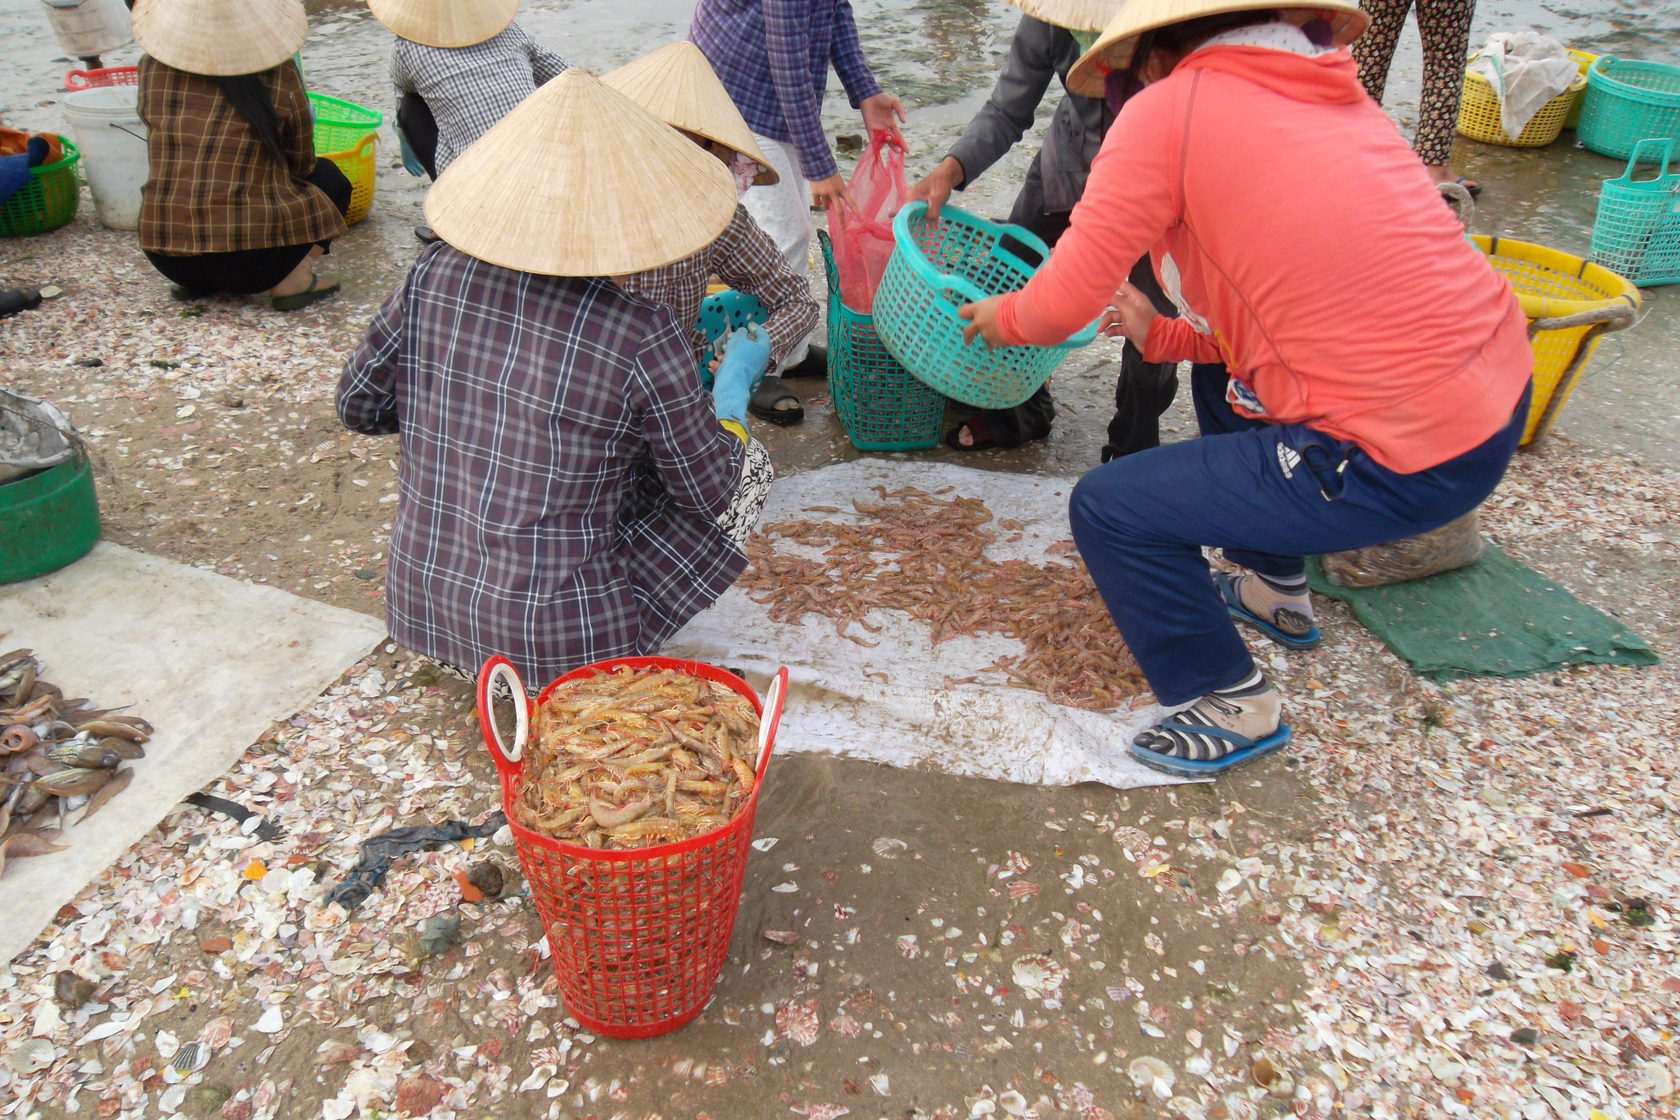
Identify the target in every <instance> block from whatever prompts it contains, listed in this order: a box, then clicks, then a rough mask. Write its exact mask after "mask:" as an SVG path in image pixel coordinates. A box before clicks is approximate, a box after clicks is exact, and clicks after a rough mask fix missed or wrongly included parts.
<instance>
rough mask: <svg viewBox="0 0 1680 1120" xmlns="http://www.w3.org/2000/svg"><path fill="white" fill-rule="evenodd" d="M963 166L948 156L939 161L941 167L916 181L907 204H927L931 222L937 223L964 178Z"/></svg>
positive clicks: (908, 196)
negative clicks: (942, 207) (940, 209)
mask: <svg viewBox="0 0 1680 1120" xmlns="http://www.w3.org/2000/svg"><path fill="white" fill-rule="evenodd" d="M964 174H965V173H964V171H963V165H962V164H961V163H959V162H958V161H957V158H956V157H955V156H946V157H945V158H944V159H942V160H940V161H939V165H938V166H937V167H935V168H934V169H933V170H932V171H929V172H928V173H927V174H926V175H923V176H922V177H921V178H920V179H918V180H916V183H915V185H914V186H912V187H911V188H910V193H909V194H908V195H907V196H906V197H905V201H906V202H925V203H927V216H928V220H929V221H937V220H938V218H939V208H940V207H941V206H944V205H945V203H946V201H947V200H948V199H950V197H951V192H952V191H954V190H956V189H957V184H958V183H960V182H962V180H963V178H964Z"/></svg>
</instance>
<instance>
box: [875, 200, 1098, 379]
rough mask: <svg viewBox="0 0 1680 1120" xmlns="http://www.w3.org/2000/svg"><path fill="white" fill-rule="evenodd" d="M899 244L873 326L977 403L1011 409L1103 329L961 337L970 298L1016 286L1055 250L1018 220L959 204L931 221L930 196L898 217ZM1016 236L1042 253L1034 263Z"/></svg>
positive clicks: (901, 356)
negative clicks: (1061, 337) (1067, 334)
mask: <svg viewBox="0 0 1680 1120" xmlns="http://www.w3.org/2000/svg"><path fill="white" fill-rule="evenodd" d="M893 239H894V240H895V241H896V242H897V244H896V245H895V246H894V248H893V254H892V257H891V258H890V259H889V260H888V261H887V271H886V273H885V274H884V275H883V276H882V277H881V285H880V287H879V288H877V289H876V291H875V306H874V312H875V329H876V330H877V331H879V332H880V335H881V341H882V342H883V343H884V344H885V345H886V347H887V350H888V352H889V353H891V354H892V356H893V357H894V358H896V359H898V361H899V362H900V363H901V364H902V365H903V366H904V368H905V369H907V370H909V371H910V372H911V373H912V374H914V375H915V376H916V377H918V378H920V379H921V380H922V381H924V382H926V383H927V384H928V385H929V386H930V387H931V388H934V389H937V390H938V391H939V392H941V393H943V394H945V395H946V396H948V397H952V398H955V399H956V400H959V401H962V402H963V403H964V404H970V405H974V406H975V407H976V408H1013V407H1015V406H1016V405H1018V404H1020V403H1021V402H1022V401H1024V400H1026V399H1027V398H1028V397H1030V396H1032V395H1033V394H1034V393H1035V392H1037V391H1038V388H1039V386H1041V385H1043V384H1044V383H1045V382H1046V381H1047V380H1049V378H1050V374H1051V373H1053V372H1054V371H1055V369H1056V367H1057V366H1059V365H1061V364H1062V359H1064V358H1066V357H1067V356H1068V354H1070V353H1071V352H1073V351H1074V350H1077V349H1078V348H1079V347H1081V346H1085V345H1088V344H1089V343H1090V341H1091V340H1092V339H1093V338H1095V337H1096V335H1097V328H1096V324H1095V323H1089V324H1087V325H1086V326H1085V329H1084V330H1082V331H1080V332H1079V333H1078V334H1076V335H1074V336H1073V337H1072V338H1070V339H1068V340H1067V341H1065V342H1062V343H1059V344H1057V345H1055V346H1000V347H998V348H996V349H991V348H989V347H987V345H986V343H985V342H984V340H982V339H979V338H976V339H975V340H974V341H973V342H968V343H965V342H964V341H963V328H964V327H966V326H967V325H968V324H967V322H966V321H964V320H963V319H961V318H959V317H958V315H957V309H958V308H959V307H961V306H962V305H963V304H965V303H974V302H976V301H978V300H982V299H985V298H986V297H987V296H995V295H1001V294H1002V293H1004V292H1013V291H1018V290H1020V289H1021V288H1024V287H1026V284H1027V281H1028V280H1030V279H1032V274H1033V272H1034V270H1035V269H1036V268H1037V267H1038V265H1040V264H1042V263H1043V262H1044V261H1045V259H1046V258H1048V257H1049V256H1050V249H1049V247H1048V246H1047V245H1045V244H1044V242H1043V241H1042V240H1041V239H1039V238H1038V237H1037V236H1036V235H1035V234H1033V233H1031V232H1030V231H1028V230H1025V229H1022V228H1021V227H1020V226H1010V225H1001V224H999V223H997V222H988V221H986V220H985V219H984V218H977V217H975V216H974V215H973V214H970V213H968V212H967V211H964V210H959V209H958V208H957V207H955V206H945V207H942V208H941V209H940V211H939V220H938V221H937V222H930V221H928V220H927V204H926V203H924V202H916V203H912V204H910V205H909V206H906V207H904V208H903V209H902V210H900V211H899V212H898V216H897V217H896V218H894V219H893ZM1006 239H1007V240H1008V241H1010V242H1013V243H1014V244H1015V245H1017V246H1019V247H1020V248H1023V249H1025V250H1026V251H1027V252H1028V253H1030V254H1032V255H1034V256H1035V257H1036V258H1037V260H1036V263H1032V264H1029V263H1028V262H1027V261H1025V260H1023V259H1022V258H1021V257H1020V256H1018V255H1017V254H1016V253H1015V252H1014V251H1012V250H1011V249H1010V248H1008V247H1006V246H1005V244H1004V242H1005V240H1006Z"/></svg>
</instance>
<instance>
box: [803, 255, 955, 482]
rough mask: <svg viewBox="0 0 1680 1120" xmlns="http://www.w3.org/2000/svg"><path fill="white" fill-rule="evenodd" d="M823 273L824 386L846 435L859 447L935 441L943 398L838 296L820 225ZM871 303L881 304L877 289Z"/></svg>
mask: <svg viewBox="0 0 1680 1120" xmlns="http://www.w3.org/2000/svg"><path fill="white" fill-rule="evenodd" d="M817 242H818V244H820V245H821V246H822V255H823V271H824V272H825V273H826V274H827V275H828V391H829V394H830V396H831V397H832V398H833V399H834V411H835V412H836V413H837V414H838V415H839V417H840V423H841V424H843V425H845V428H846V438H847V439H849V440H851V441H852V446H853V447H855V448H857V449H858V450H859V451H920V450H923V449H925V448H929V447H936V446H938V444H939V434H940V430H941V428H942V427H943V424H944V420H945V397H944V396H943V395H942V394H940V393H937V392H935V391H934V390H932V389H930V388H928V387H927V386H926V385H924V384H922V383H921V382H920V381H918V380H916V379H915V378H914V377H912V376H910V371H908V370H906V369H905V368H904V367H903V366H901V365H899V364H898V363H897V362H895V361H894V360H893V356H892V355H891V354H889V353H887V348H886V347H885V346H883V345H881V339H880V337H879V336H878V335H877V334H876V333H875V321H874V318H873V317H872V316H869V315H865V314H863V313H862V312H859V311H853V310H852V309H851V308H849V307H847V306H846V305H845V304H844V303H842V302H841V300H840V275H839V273H838V272H836V271H835V268H834V246H833V244H832V243H831V242H830V241H829V239H828V232H827V231H826V230H818V231H817ZM875 306H876V307H879V306H881V300H880V295H879V293H877V295H876V299H875Z"/></svg>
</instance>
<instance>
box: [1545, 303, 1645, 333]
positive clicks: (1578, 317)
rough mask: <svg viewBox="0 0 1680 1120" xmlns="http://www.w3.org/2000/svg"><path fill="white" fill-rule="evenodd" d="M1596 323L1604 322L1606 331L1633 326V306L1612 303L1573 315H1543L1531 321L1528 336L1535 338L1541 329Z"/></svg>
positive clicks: (1584, 325)
mask: <svg viewBox="0 0 1680 1120" xmlns="http://www.w3.org/2000/svg"><path fill="white" fill-rule="evenodd" d="M1595 323H1603V324H1604V329H1605V330H1606V331H1619V330H1622V329H1623V328H1625V327H1631V326H1632V325H1633V307H1632V305H1630V304H1626V303H1612V304H1607V305H1606V306H1604V307H1593V308H1589V309H1588V310H1586V311H1577V312H1575V313H1574V314H1573V315H1551V316H1542V317H1541V318H1538V319H1534V320H1531V321H1530V322H1529V324H1528V337H1529V338H1533V337H1534V336H1535V335H1536V334H1539V333H1540V332H1541V331H1564V330H1570V329H1571V328H1574V327H1587V326H1592V325H1593V324H1595Z"/></svg>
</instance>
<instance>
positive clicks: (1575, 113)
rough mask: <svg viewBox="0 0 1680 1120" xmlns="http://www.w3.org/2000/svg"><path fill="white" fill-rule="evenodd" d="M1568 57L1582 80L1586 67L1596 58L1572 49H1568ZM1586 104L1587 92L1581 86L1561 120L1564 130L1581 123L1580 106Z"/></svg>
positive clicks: (1585, 74)
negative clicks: (1566, 114)
mask: <svg viewBox="0 0 1680 1120" xmlns="http://www.w3.org/2000/svg"><path fill="white" fill-rule="evenodd" d="M1569 57H1570V58H1573V59H1574V60H1575V66H1576V69H1578V70H1579V71H1580V72H1581V77H1583V78H1585V77H1586V76H1587V67H1589V66H1591V65H1592V64H1593V61H1594V60H1595V59H1597V58H1598V56H1597V55H1596V54H1588V53H1587V52H1586V51H1578V50H1575V49H1574V48H1573V47H1572V48H1570V51H1569ZM1586 103H1587V91H1586V88H1585V87H1584V86H1583V87H1582V89H1581V93H1580V96H1578V97H1576V98H1575V104H1573V105H1571V106H1570V107H1569V115H1568V116H1567V117H1564V118H1563V127H1564V128H1566V129H1573V128H1575V127H1576V126H1577V125H1579V124H1580V123H1581V106H1582V105H1585V104H1586Z"/></svg>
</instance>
